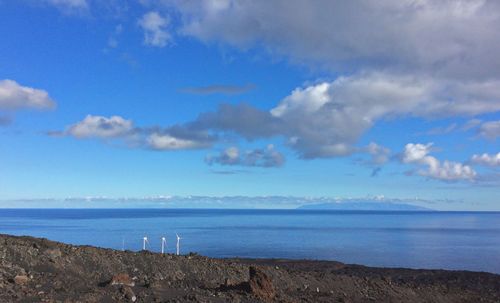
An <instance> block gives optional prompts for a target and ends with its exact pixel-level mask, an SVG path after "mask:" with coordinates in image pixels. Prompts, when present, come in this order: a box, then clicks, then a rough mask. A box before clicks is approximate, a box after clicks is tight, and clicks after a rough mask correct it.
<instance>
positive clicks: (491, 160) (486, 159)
mask: <svg viewBox="0 0 500 303" xmlns="http://www.w3.org/2000/svg"><path fill="white" fill-rule="evenodd" d="M471 162H472V163H474V164H478V165H484V166H489V167H500V152H499V153H497V154H496V155H495V154H493V155H490V154H486V153H484V154H482V155H473V156H472V159H471Z"/></svg>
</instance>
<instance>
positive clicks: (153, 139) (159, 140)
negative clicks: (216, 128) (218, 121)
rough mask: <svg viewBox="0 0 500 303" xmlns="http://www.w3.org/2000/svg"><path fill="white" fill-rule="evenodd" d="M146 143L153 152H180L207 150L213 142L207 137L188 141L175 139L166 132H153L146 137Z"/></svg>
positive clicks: (179, 138) (186, 139) (180, 138)
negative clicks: (185, 150) (184, 150)
mask: <svg viewBox="0 0 500 303" xmlns="http://www.w3.org/2000/svg"><path fill="white" fill-rule="evenodd" d="M146 143H147V146H148V147H149V148H151V149H154V150H182V149H200V148H207V147H210V146H212V144H213V141H212V139H211V138H210V137H209V136H206V138H203V139H194V138H193V139H188V138H182V137H175V136H173V135H172V134H169V133H168V132H162V133H158V132H154V133H152V134H150V135H148V136H147V138H146Z"/></svg>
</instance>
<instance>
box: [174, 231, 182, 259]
mask: <svg viewBox="0 0 500 303" xmlns="http://www.w3.org/2000/svg"><path fill="white" fill-rule="evenodd" d="M175 236H176V237H177V255H179V250H180V240H181V239H182V238H181V237H179V235H178V234H175Z"/></svg>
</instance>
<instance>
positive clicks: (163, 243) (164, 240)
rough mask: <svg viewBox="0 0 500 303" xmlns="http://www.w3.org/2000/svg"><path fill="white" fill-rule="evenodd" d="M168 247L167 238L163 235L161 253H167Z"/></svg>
mask: <svg viewBox="0 0 500 303" xmlns="http://www.w3.org/2000/svg"><path fill="white" fill-rule="evenodd" d="M166 247H167V239H166V238H165V237H161V254H162V255H163V254H164V253H165V248H166Z"/></svg>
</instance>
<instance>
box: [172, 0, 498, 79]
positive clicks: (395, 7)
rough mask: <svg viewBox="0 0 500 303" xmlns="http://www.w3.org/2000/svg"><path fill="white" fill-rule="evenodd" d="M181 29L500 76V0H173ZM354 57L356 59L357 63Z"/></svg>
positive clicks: (250, 43) (237, 42)
mask: <svg viewBox="0 0 500 303" xmlns="http://www.w3.org/2000/svg"><path fill="white" fill-rule="evenodd" d="M163 3H168V5H169V6H171V7H174V9H176V10H177V11H178V12H179V13H180V15H181V17H182V18H181V19H182V25H181V29H180V32H181V33H183V34H185V35H189V36H193V37H196V38H198V39H200V40H202V41H206V42H221V43H224V44H228V45H232V46H235V47H238V48H242V49H247V48H251V47H254V46H259V45H264V47H265V48H266V49H268V50H269V52H270V53H272V54H281V55H284V56H287V57H289V58H290V59H292V60H293V61H294V62H306V63H312V64H315V63H320V64H322V65H327V66H329V67H331V68H332V69H333V70H335V71H338V70H339V69H344V70H349V71H350V70H352V67H353V66H356V65H359V63H362V64H363V66H365V67H368V68H379V67H380V66H381V65H383V66H384V67H385V68H387V67H389V68H391V69H394V70H409V71H416V72H419V71H421V70H432V71H434V72H435V73H438V74H440V75H444V76H447V77H458V78H476V77H485V78H486V77H491V76H498V75H499V71H500V55H498V53H497V52H494V51H491V50H492V49H499V48H500V37H499V36H498V35H497V33H496V31H495V30H494V29H495V28H499V27H500V4H499V3H498V2H497V1H486V0H444V1H442V0H426V1H415V0H383V1H363V0H353V1H308V0H299V1H291V2H290V1H287V0H278V1H245V0H211V1H204V2H203V4H201V5H200V4H198V3H196V2H191V1H181V0H171V1H166V2H163ZM353 63H355V64H353Z"/></svg>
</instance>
